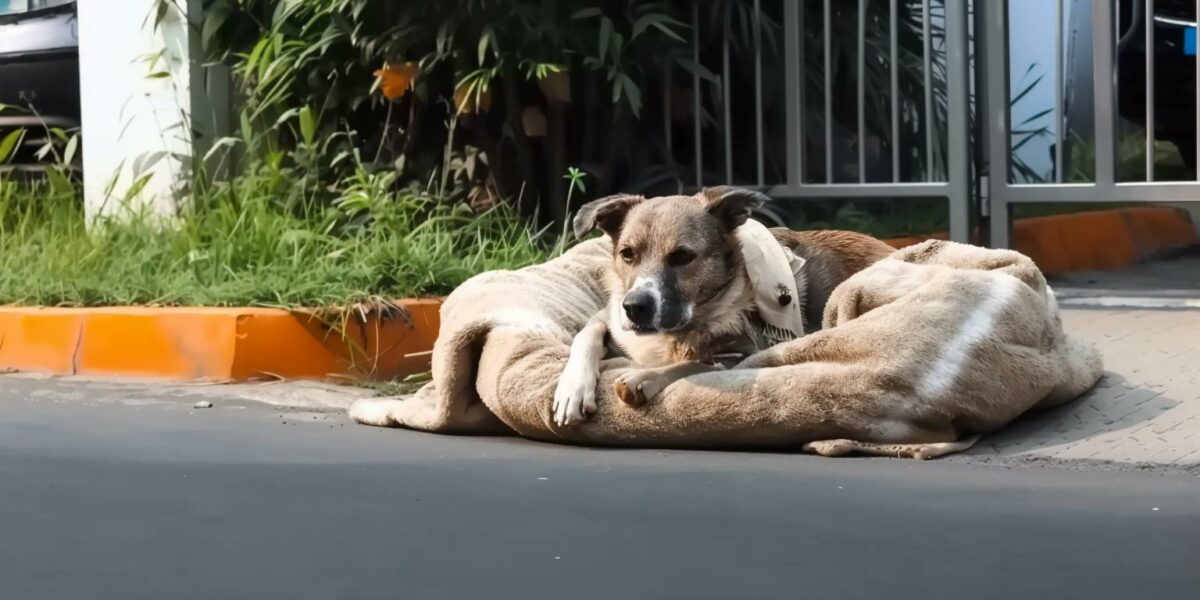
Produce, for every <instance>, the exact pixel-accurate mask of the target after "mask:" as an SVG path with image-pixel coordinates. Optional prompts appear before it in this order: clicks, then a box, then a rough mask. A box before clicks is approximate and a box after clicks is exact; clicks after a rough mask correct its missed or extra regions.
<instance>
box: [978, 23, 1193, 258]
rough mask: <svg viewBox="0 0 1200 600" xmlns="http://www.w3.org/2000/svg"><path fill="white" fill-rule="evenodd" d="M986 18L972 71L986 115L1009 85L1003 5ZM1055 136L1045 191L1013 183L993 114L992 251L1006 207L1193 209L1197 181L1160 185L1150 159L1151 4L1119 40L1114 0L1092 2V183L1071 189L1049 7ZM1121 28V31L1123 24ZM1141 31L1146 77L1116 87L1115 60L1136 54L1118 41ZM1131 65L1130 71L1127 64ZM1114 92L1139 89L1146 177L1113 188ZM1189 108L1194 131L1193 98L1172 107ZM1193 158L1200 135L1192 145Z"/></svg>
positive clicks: (1060, 41) (1001, 121) (998, 118)
mask: <svg viewBox="0 0 1200 600" xmlns="http://www.w3.org/2000/svg"><path fill="white" fill-rule="evenodd" d="M983 2H984V5H985V7H986V10H987V18H986V20H985V23H986V27H987V31H986V40H987V44H986V46H985V50H984V54H985V56H984V57H983V58H982V60H981V61H980V62H978V63H977V67H978V68H980V69H982V71H983V73H982V74H983V77H982V80H983V81H985V86H986V91H987V102H988V104H989V105H991V106H993V107H1008V106H1009V104H1010V102H1009V100H1010V95H1011V88H1010V82H1009V64H1008V63H1009V40H1008V36H1009V6H1008V2H1007V0H983ZM1055 2H1056V4H1057V6H1056V9H1055V19H1056V22H1055V27H1056V34H1055V44H1056V48H1055V77H1054V81H1055V94H1054V97H1055V107H1054V115H1055V117H1054V118H1055V132H1054V141H1055V149H1054V157H1055V168H1054V174H1053V178H1052V181H1050V182H1046V183H1016V182H1014V181H1013V178H1012V172H1011V168H1010V166H1011V164H1012V152H1013V150H1012V127H1011V116H1010V115H1009V111H1008V109H1007V108H1005V109H1002V110H998V111H996V112H995V115H994V116H993V118H992V123H991V129H990V136H989V137H990V141H989V145H988V151H987V163H988V168H989V169H990V173H991V177H990V180H989V196H990V202H989V209H990V210H989V213H990V219H991V225H990V227H989V234H990V236H989V241H990V243H991V245H993V246H996V247H1008V246H1009V245H1010V243H1011V237H1010V231H1009V230H1010V221H1011V219H1010V209H1011V206H1012V205H1013V204H1018V203H1038V202H1055V203H1059V202H1171V203H1175V202H1196V201H1200V181H1197V180H1192V181H1160V180H1159V177H1158V173H1157V168H1156V167H1157V165H1156V163H1155V158H1156V148H1157V139H1156V131H1155V129H1156V126H1157V123H1158V121H1157V117H1156V112H1157V110H1156V108H1157V106H1158V98H1157V94H1156V86H1157V84H1158V82H1157V79H1156V56H1155V50H1156V43H1155V38H1156V34H1155V28H1156V27H1157V26H1158V23H1159V22H1162V21H1163V20H1162V19H1160V18H1158V11H1157V4H1158V3H1156V2H1154V0H1143V1H1142V2H1140V3H1132V5H1133V6H1134V9H1135V11H1137V10H1141V11H1144V12H1141V13H1140V14H1138V13H1136V12H1135V14H1133V15H1132V18H1131V19H1130V20H1131V21H1132V23H1131V24H1130V25H1129V27H1130V30H1129V31H1128V32H1125V34H1124V35H1123V36H1118V32H1117V23H1116V2H1117V0H1091V3H1090V7H1091V15H1090V17H1091V40H1090V42H1089V43H1090V47H1091V51H1092V102H1093V105H1092V114H1093V128H1094V131H1093V143H1094V148H1095V152H1094V158H1093V160H1094V163H1093V165H1092V167H1093V169H1094V171H1093V172H1094V173H1095V175H1094V179H1093V181H1092V182H1085V183H1073V182H1068V181H1067V174H1066V173H1065V171H1066V167H1065V165H1066V164H1067V154H1066V152H1067V144H1066V143H1065V142H1066V138H1067V131H1066V126H1067V125H1066V123H1067V121H1068V119H1067V118H1065V113H1066V111H1067V108H1068V107H1067V106H1066V104H1065V100H1064V81H1065V79H1066V77H1065V75H1064V73H1065V71H1066V69H1067V65H1066V64H1065V63H1064V61H1063V58H1062V57H1063V52H1064V47H1063V45H1064V36H1063V35H1062V31H1063V28H1064V26H1065V23H1064V22H1063V19H1064V17H1063V2H1062V0H1055ZM1195 10H1196V13H1195V14H1196V15H1198V16H1200V0H1198V1H1197V2H1195ZM1174 25H1176V26H1181V25H1182V26H1184V27H1192V28H1194V27H1196V23H1195V22H1192V23H1182V24H1181V23H1177V22H1176V23H1174ZM1122 26H1123V27H1124V26H1125V24H1122ZM1138 27H1140V28H1142V31H1141V34H1142V37H1143V41H1144V44H1143V49H1144V52H1145V56H1144V57H1143V59H1144V60H1143V65H1144V68H1145V74H1144V77H1143V80H1142V81H1133V80H1132V78H1126V79H1125V80H1124V81H1118V79H1117V65H1118V64H1120V63H1119V56H1118V53H1119V52H1130V51H1132V49H1133V48H1134V47H1135V45H1133V44H1128V43H1126V41H1127V40H1122V39H1120V38H1121V37H1125V38H1127V39H1128V38H1130V36H1133V35H1135V34H1136V33H1137V31H1136V28H1138ZM1193 60H1194V63H1195V65H1194V73H1195V77H1196V81H1197V82H1198V83H1200V53H1197V56H1194V57H1193ZM1126 64H1132V63H1126ZM1119 85H1143V86H1145V96H1144V102H1145V105H1144V107H1143V111H1144V113H1143V114H1144V115H1145V134H1144V135H1145V138H1144V140H1143V142H1144V152H1145V156H1144V160H1145V170H1146V175H1145V177H1144V178H1143V180H1142V181H1120V180H1119V178H1118V173H1117V148H1118V146H1119V142H1120V140H1119V139H1118V131H1119V130H1118V126H1117V125H1118V108H1119V106H1118V104H1117V92H1118V86H1119ZM1179 101H1185V102H1188V101H1190V102H1192V103H1193V105H1194V110H1195V112H1196V116H1197V123H1200V100H1198V99H1197V98H1196V97H1193V98H1190V99H1186V100H1182V99H1181V100H1179ZM1194 143H1195V144H1196V150H1197V152H1198V155H1200V135H1198V136H1197V139H1196V140H1195V141H1194Z"/></svg>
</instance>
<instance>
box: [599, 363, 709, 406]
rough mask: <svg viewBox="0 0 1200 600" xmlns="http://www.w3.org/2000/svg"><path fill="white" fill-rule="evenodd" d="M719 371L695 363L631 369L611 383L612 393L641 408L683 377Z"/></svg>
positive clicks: (623, 400)
mask: <svg viewBox="0 0 1200 600" xmlns="http://www.w3.org/2000/svg"><path fill="white" fill-rule="evenodd" d="M719 370H721V367H717V366H714V365H708V364H704V363H700V362H695V361H688V362H681V363H675V364H673V365H669V366H666V367H657V368H653V369H633V370H631V371H629V372H627V373H624V374H623V375H621V376H620V377H618V378H617V380H616V381H614V382H613V391H615V392H616V393H617V397H618V398H620V399H621V401H622V402H624V403H625V404H628V405H630V406H641V405H643V404H645V403H646V402H648V401H650V400H652V399H653V398H654V397H655V396H657V395H658V394H659V393H661V392H662V391H663V390H665V389H667V386H669V385H671V384H672V383H675V382H676V381H679V380H680V379H683V378H684V377H690V376H692V375H697V374H699V373H708V372H710V371H719Z"/></svg>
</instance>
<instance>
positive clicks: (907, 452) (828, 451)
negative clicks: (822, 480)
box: [804, 435, 982, 460]
mask: <svg viewBox="0 0 1200 600" xmlns="http://www.w3.org/2000/svg"><path fill="white" fill-rule="evenodd" d="M980 437H982V436H978V435H973V436H971V437H968V438H963V439H961V440H958V441H956V442H939V443H933V444H876V443H872V442H857V441H854V440H821V441H819V442H809V443H807V444H805V445H804V451H805V452H811V453H813V454H820V455H821V456H846V455H848V454H865V455H867V456H891V457H895V458H915V459H918V460H929V459H931V458H938V457H940V456H945V455H947V454H954V453H955V452H962V451H964V450H967V449H969V448H970V447H971V446H974V445H975V443H976V442H978V441H979V438H980Z"/></svg>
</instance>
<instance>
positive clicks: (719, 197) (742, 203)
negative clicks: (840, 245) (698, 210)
mask: <svg viewBox="0 0 1200 600" xmlns="http://www.w3.org/2000/svg"><path fill="white" fill-rule="evenodd" d="M700 201H701V202H702V203H703V204H704V208H705V209H706V210H708V212H709V214H711V215H712V216H714V217H716V218H717V219H719V220H720V221H721V223H722V224H723V225H724V226H725V229H726V231H733V230H734V229H737V228H738V227H741V226H742V224H743V223H745V222H746V221H747V220H748V219H749V218H750V212H751V211H753V210H754V209H756V208H758V207H760V206H762V205H763V204H765V203H767V202H768V201H770V198H769V197H768V196H767V195H766V194H763V193H760V192H756V191H754V190H747V189H743V188H735V187H728V186H719V187H711V188H704V189H703V190H701V191H700Z"/></svg>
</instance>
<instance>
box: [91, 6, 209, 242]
mask: <svg viewBox="0 0 1200 600" xmlns="http://www.w3.org/2000/svg"><path fill="white" fill-rule="evenodd" d="M163 3H165V5H166V7H167V8H166V9H165V10H162V11H161V12H160V8H159V7H160V4H163ZM176 7H185V9H186V10H188V11H190V12H191V13H192V14H191V15H190V17H189V15H185V14H182V13H181V12H180V10H179V9H178V8H176ZM78 9H79V71H80V88H81V94H80V104H81V109H82V111H81V124H82V149H83V179H84V202H85V206H86V209H87V210H86V212H87V215H88V219H89V220H91V219H94V218H95V217H97V216H101V215H104V216H111V215H119V214H122V211H123V209H132V210H148V211H150V213H151V214H153V215H156V216H159V217H166V218H168V219H169V218H170V217H171V216H173V215H175V214H176V211H177V210H178V208H179V207H180V206H181V203H182V202H184V201H185V200H186V198H185V194H186V189H187V185H186V184H187V181H188V174H189V172H190V169H191V164H192V156H193V155H194V153H195V152H202V151H203V148H204V147H206V146H207V145H208V144H210V143H211V142H212V140H213V139H214V138H215V137H216V136H217V135H218V134H219V133H221V132H223V131H227V130H228V108H229V101H228V94H229V87H228V84H227V82H228V79H227V77H215V76H214V75H221V74H214V73H210V72H208V70H206V69H205V68H204V67H203V66H202V62H203V56H202V54H201V49H200V44H199V39H198V38H199V35H198V33H196V32H197V31H199V28H198V27H189V26H188V21H189V18H190V19H191V20H192V21H198V18H199V17H200V0H174V1H172V0H120V1H119V2H113V1H112V0H79V3H78ZM210 82H212V85H210Z"/></svg>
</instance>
